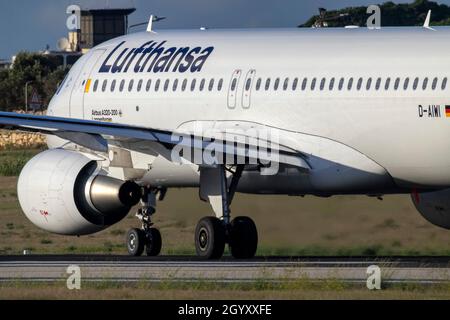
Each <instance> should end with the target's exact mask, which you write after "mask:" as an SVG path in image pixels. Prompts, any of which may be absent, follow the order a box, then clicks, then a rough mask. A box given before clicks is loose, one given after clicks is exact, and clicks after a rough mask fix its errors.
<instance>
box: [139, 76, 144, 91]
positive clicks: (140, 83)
mask: <svg viewBox="0 0 450 320" xmlns="http://www.w3.org/2000/svg"><path fill="white" fill-rule="evenodd" d="M143 82H144V80H142V79H141V80H139V81H138V85H137V91H138V92H141V90H142V83H143Z"/></svg>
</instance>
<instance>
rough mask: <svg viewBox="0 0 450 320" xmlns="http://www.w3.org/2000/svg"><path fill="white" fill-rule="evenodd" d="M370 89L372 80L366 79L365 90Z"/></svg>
mask: <svg viewBox="0 0 450 320" xmlns="http://www.w3.org/2000/svg"><path fill="white" fill-rule="evenodd" d="M371 87H372V78H369V79H367V83H366V90H367V91H369V90H370V88H371Z"/></svg>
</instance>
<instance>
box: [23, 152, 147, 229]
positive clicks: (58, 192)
mask: <svg viewBox="0 0 450 320" xmlns="http://www.w3.org/2000/svg"><path fill="white" fill-rule="evenodd" d="M101 173H102V172H101V169H100V168H99V165H98V162H97V161H95V160H92V159H90V158H89V157H87V156H86V155H83V154H81V153H78V152H73V151H68V150H64V149H53V150H48V151H45V152H42V153H40V154H38V155H37V156H36V157H34V158H33V159H31V160H30V161H29V162H28V163H27V164H26V166H25V167H24V169H23V170H22V172H21V174H20V177H19V182H18V187H17V189H18V196H19V202H20V205H21V207H22V210H23V211H24V213H25V215H26V216H27V217H28V218H29V219H30V220H31V221H32V222H33V223H34V224H35V225H37V226H38V227H40V228H42V229H44V230H47V231H50V232H54V233H58V234H64V235H85V234H91V233H95V232H98V231H101V230H103V229H105V228H107V227H109V226H111V225H113V224H115V223H117V222H119V221H120V220H122V219H123V218H124V217H125V216H126V215H127V214H128V213H129V212H130V210H131V208H132V207H133V206H134V205H136V204H137V203H138V202H139V200H140V198H141V188H140V187H139V186H138V185H137V184H136V183H134V182H131V181H122V180H119V179H115V178H112V177H108V176H106V175H102V174H101Z"/></svg>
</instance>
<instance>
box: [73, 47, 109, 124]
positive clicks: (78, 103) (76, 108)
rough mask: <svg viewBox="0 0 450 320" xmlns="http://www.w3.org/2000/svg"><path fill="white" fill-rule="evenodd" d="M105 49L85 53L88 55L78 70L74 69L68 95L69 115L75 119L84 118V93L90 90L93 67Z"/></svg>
mask: <svg viewBox="0 0 450 320" xmlns="http://www.w3.org/2000/svg"><path fill="white" fill-rule="evenodd" d="M105 51H106V50H95V51H92V52H89V53H87V55H88V57H86V59H84V61H80V62H84V64H83V63H81V64H80V67H79V68H80V70H75V72H76V73H78V77H77V75H76V74H75V75H74V76H75V77H76V81H75V84H74V86H73V89H72V94H71V96H70V117H71V118H76V119H84V116H85V115H84V95H85V94H87V93H89V92H90V91H92V85H93V80H92V79H91V76H92V74H93V73H94V67H95V65H96V64H97V62H98V61H99V60H100V58H101V57H102V55H103V54H104V53H105Z"/></svg>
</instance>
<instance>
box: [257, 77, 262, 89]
mask: <svg viewBox="0 0 450 320" xmlns="http://www.w3.org/2000/svg"><path fill="white" fill-rule="evenodd" d="M261 82H262V79H261V78H259V79H258V80H257V81H256V91H259V90H260V89H261Z"/></svg>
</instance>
